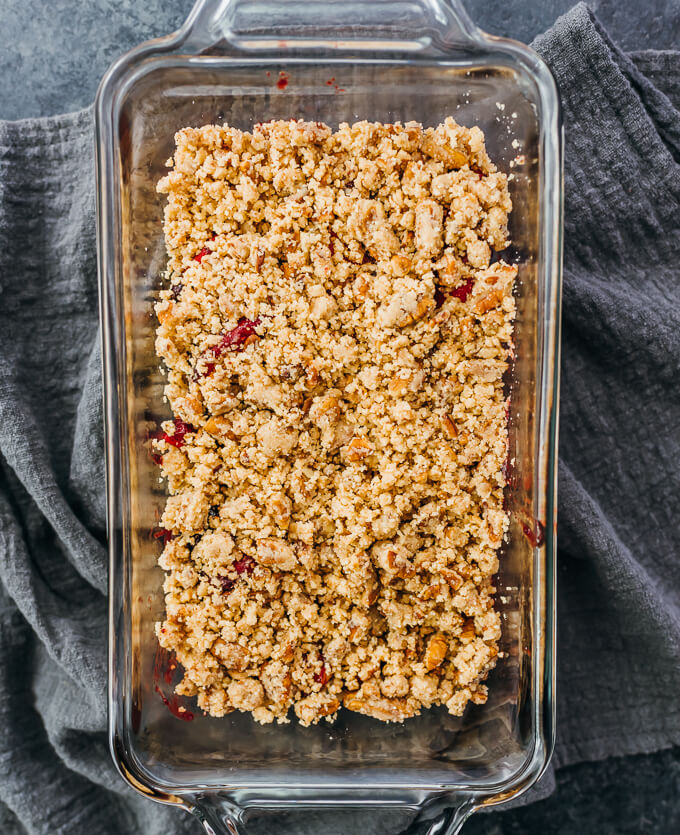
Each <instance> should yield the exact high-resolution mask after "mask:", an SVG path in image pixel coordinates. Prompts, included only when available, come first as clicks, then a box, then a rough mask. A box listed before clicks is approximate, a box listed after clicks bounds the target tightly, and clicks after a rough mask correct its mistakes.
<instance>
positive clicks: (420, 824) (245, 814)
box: [192, 794, 475, 835]
mask: <svg viewBox="0 0 680 835" xmlns="http://www.w3.org/2000/svg"><path fill="white" fill-rule="evenodd" d="M446 803H447V804H448V808H442V800H441V799H440V801H439V803H438V804H437V808H436V810H435V809H433V808H432V807H429V808H428V806H427V804H424V805H423V807H422V808H420V809H418V807H417V806H413V805H408V806H403V807H395V806H393V805H386V806H382V807H381V806H380V801H378V800H376V803H375V805H371V804H370V803H369V804H366V805H363V804H362V809H364V810H365V812H366V813H367V814H369V813H373V814H380V812H381V811H382V812H385V813H386V814H389V815H390V824H391V825H392V823H393V825H394V829H393V832H394V835H457V833H459V832H460V830H461V828H462V826H463V824H464V823H465V821H466V820H467V819H468V818H469V817H470V815H471V814H472V813H473V812H474V810H475V804H474V802H473V800H472V798H470V797H469V796H463V795H461V796H457V797H451V796H449V797H447V800H446ZM343 809H345V810H348V809H353V810H354V811H357V804H356V802H355V803H352V799H351V796H349V795H348V796H347V797H346V798H345V802H344V803H342V801H340V800H339V801H338V803H337V805H336V806H334V807H330V806H314V808H313V809H312V808H310V807H309V806H307V807H305V806H304V802H303V803H302V808H301V807H300V806H295V805H291V804H287V805H285V806H281V807H280V808H272V807H271V806H268V807H264V808H263V807H261V806H260V807H259V808H254V809H252V810H247V809H241V808H239V807H238V806H237V805H236V804H235V803H233V802H231V801H229V800H227V799H226V798H225V797H223V796H221V795H219V794H212V795H203V796H202V797H200V798H198V799H196V800H195V805H194V806H193V809H192V812H193V814H194V815H195V816H196V817H197V818H198V819H199V820H200V821H201V823H202V824H203V828H204V829H205V831H206V832H207V833H209V835H249V833H251V832H253V831H257V832H264V831H267V828H268V830H269V831H270V832H273V831H275V829H276V820H275V819H276V817H277V816H278V815H280V814H285V815H286V818H287V819H290V818H291V816H295V817H297V816H298V815H299V816H300V831H302V832H314V833H317V832H318V833H322V832H325V831H329V830H330V831H333V830H335V829H336V828H337V825H338V819H337V815H338V812H340V811H341V810H343ZM263 812H264V813H265V814H266V818H264V819H263V818H262V815H263ZM400 813H401V816H402V817H403V820H399V816H400ZM305 814H308V815H310V814H313V815H314V819H313V820H310V819H308V820H306V821H305V820H304V817H305ZM251 824H252V827H251ZM267 825H268V826H267Z"/></svg>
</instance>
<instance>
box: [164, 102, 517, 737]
mask: <svg viewBox="0 0 680 835" xmlns="http://www.w3.org/2000/svg"><path fill="white" fill-rule="evenodd" d="M169 165H170V167H171V170H170V172H169V173H168V175H167V176H165V177H164V178H163V179H162V180H161V182H160V183H159V185H158V190H159V192H161V193H163V194H166V195H167V199H168V202H167V206H166V209H165V222H164V230H165V239H166V245H167V251H168V258H169V264H168V275H169V278H170V285H169V288H168V289H165V290H162V291H161V293H160V300H159V302H158V303H157V305H156V314H157V317H158V322H159V325H158V331H157V341H156V349H157V352H158V355H159V356H160V357H162V359H163V360H164V362H165V365H166V367H167V373H168V382H167V385H166V388H165V394H166V397H167V399H168V401H169V403H170V406H171V408H172V412H173V415H174V416H175V417H174V420H172V421H167V422H166V423H164V424H163V433H164V434H163V435H162V436H161V437H159V438H157V439H156V440H154V441H153V451H154V453H155V455H156V456H162V473H163V475H164V477H165V478H166V479H167V482H168V487H169V492H170V497H169V498H168V500H167V505H166V508H165V512H164V515H163V519H162V525H163V526H164V527H165V528H166V529H167V530H168V531H169V532H170V534H171V535H172V536H171V538H170V534H168V537H167V538H168V541H167V542H166V544H165V547H164V549H163V553H162V556H161V557H160V565H161V567H162V568H163V569H164V570H165V571H166V580H165V585H164V590H165V595H166V614H165V619H164V621H163V622H162V623H159V624H157V634H158V639H159V641H160V643H161V645H162V646H163V647H166V648H167V649H170V650H174V651H175V652H176V655H177V658H178V660H179V662H180V663H181V664H182V665H183V667H184V670H185V674H184V678H183V680H182V682H181V683H180V684H179V685H178V687H177V692H178V693H180V694H184V695H187V696H197V700H198V705H199V706H200V707H201V708H203V709H204V710H205V711H207V712H208V713H210V714H211V715H213V716H222V715H224V714H226V713H228V712H230V711H232V710H235V709H237V710H242V711H250V712H252V714H253V716H254V718H255V719H256V720H257V721H259V722H271V721H272V720H274V719H277V720H279V721H287V719H286V717H287V714H288V713H289V709H290V708H291V707H293V709H294V712H295V714H296V715H297V717H298V719H299V721H300V722H301V723H302V724H303V725H307V724H310V723H313V722H316V721H318V720H319V719H320V718H321V717H327V718H329V719H332V718H333V717H334V716H335V714H336V713H337V711H338V709H339V708H340V707H341V706H344V707H345V708H347V709H348V710H352V711H358V712H360V713H363V714H366V715H368V716H372V717H375V718H377V719H381V720H385V721H402V720H403V719H405V718H407V717H411V716H414V715H415V714H417V713H419V712H420V710H421V709H422V708H428V707H430V706H432V705H446V708H447V709H448V710H449V711H450V712H451V713H452V714H455V715H460V714H461V713H462V712H463V710H464V708H465V706H466V704H467V703H468V702H470V701H472V702H476V703H481V702H484V701H485V700H486V696H487V690H486V687H485V685H484V683H483V681H484V679H485V678H486V676H487V674H488V672H489V670H490V669H491V668H492V667H493V666H494V664H495V660H496V656H497V654H498V643H497V642H498V638H499V635H500V618H499V615H498V613H497V612H496V611H495V608H494V602H493V597H492V595H493V593H494V591H495V589H494V587H493V579H492V578H493V575H494V573H495V572H496V570H497V567H498V558H497V553H498V549H499V547H500V544H501V541H502V539H503V536H504V533H505V530H506V528H507V524H508V520H507V517H506V514H505V512H504V510H503V488H504V486H505V480H504V471H503V462H504V460H505V457H506V450H507V429H506V400H505V395H504V389H503V373H504V371H505V370H506V368H507V365H508V358H509V351H510V344H511V340H512V327H513V318H514V314H515V305H514V300H513V295H512V290H513V283H514V279H515V276H516V272H517V270H516V267H515V266H511V265H508V264H506V263H504V262H503V261H496V262H495V263H491V261H492V258H491V255H492V250H496V251H501V250H503V249H504V248H505V247H506V246H507V243H508V241H507V215H508V212H509V211H510V209H511V202H510V197H509V194H508V188H507V177H506V175H505V174H504V173H502V172H500V171H498V170H497V169H496V167H495V166H494V165H493V163H492V162H491V160H490V159H489V157H488V155H487V153H486V150H485V145H484V135H483V133H482V131H481V130H480V129H479V128H477V127H472V128H469V129H468V128H466V127H463V126H460V125H458V124H457V123H456V122H455V121H454V120H453V119H450V118H449V119H446V121H445V122H444V124H441V125H439V126H438V127H437V128H427V129H425V128H423V127H422V126H421V125H420V124H417V123H415V122H409V123H407V124H403V125H402V124H379V123H369V122H359V123H357V124H354V125H348V124H341V125H340V127H339V128H338V130H336V131H333V130H332V129H331V128H330V127H328V126H326V125H324V124H321V123H310V122H302V121H297V122H296V121H289V122H282V121H273V122H268V123H262V124H257V125H255V126H254V127H253V129H252V132H249V133H248V132H242V131H240V130H237V129H235V128H232V127H229V126H228V125H223V126H221V127H220V126H216V125H207V126H205V127H202V128H198V129H194V128H186V129H184V130H181V131H179V133H178V134H177V135H176V150H175V154H174V157H173V159H172V160H170V161H169Z"/></svg>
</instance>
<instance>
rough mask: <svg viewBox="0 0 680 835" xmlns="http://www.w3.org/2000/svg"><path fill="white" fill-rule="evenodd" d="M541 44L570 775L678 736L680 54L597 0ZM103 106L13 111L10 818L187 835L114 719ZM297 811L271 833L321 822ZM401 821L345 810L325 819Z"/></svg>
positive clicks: (1, 739)
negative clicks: (556, 229) (109, 692)
mask: <svg viewBox="0 0 680 835" xmlns="http://www.w3.org/2000/svg"><path fill="white" fill-rule="evenodd" d="M535 46H536V48H537V49H538V51H539V52H540V53H541V54H542V55H543V56H544V57H545V59H546V60H547V61H548V63H549V64H550V66H551V67H552V70H553V72H554V74H555V77H556V79H557V81H558V84H559V87H560V91H561V94H562V100H563V105H564V120H565V126H566V172H565V173H566V219H565V220H566V228H565V232H566V251H565V289H564V332H563V354H562V417H561V444H560V488H559V537H558V541H559V555H558V580H559V618H558V621H559V628H558V640H559V654H558V737H557V748H556V752H555V757H554V760H553V765H552V766H551V771H550V772H549V773H548V775H547V777H546V778H544V780H543V781H542V788H541V786H540V785H539V787H538V788H537V789H534V790H533V791H532V792H530V793H529V794H528V795H527V796H526V798H525V800H531V799H536V798H537V797H539V796H541V792H543V793H545V792H546V791H550V788H551V785H552V784H553V783H552V781H553V773H552V769H554V768H559V767H560V766H563V765H565V764H568V763H574V762H577V761H579V760H584V759H599V758H604V757H607V756H610V755H623V754H631V753H635V752H643V751H652V750H656V749H659V748H662V747H666V746H670V745H672V744H677V743H680V702H679V701H678V698H677V694H678V692H680V560H678V548H677V544H676V543H677V536H676V531H677V529H678V527H680V514H679V506H680V504H679V502H678V498H677V497H678V495H680V466H679V465H678V461H680V422H679V417H678V416H679V415H680V409H679V407H680V393H679V392H680V387H679V386H678V385H677V381H678V379H680V313H679V311H680V273H679V271H678V266H677V259H678V255H677V254H678V252H680V167H679V163H680V112H679V110H678V108H680V54H678V53H649V52H646V53H640V54H636V55H632V56H626V55H624V54H622V53H621V52H620V51H619V50H618V49H617V48H616V47H615V46H614V45H613V44H612V43H610V41H609V39H608V37H607V35H606V34H605V33H604V32H603V31H602V29H601V27H600V26H599V24H598V22H597V21H596V20H595V19H594V17H593V16H592V14H591V13H590V12H589V11H588V10H587V8H586V7H585V6H583V5H579V6H577V7H576V8H575V9H574V10H572V12H570V13H569V14H568V15H566V16H565V17H563V18H561V19H560V20H558V21H557V23H556V24H555V26H554V27H553V28H552V29H551V30H550V31H549V32H547V33H546V34H545V35H544V36H542V37H540V38H539V39H538V40H537V41H536V43H535ZM93 193H94V166H93V131H92V112H91V110H86V111H83V112H80V113H76V114H72V115H68V116H60V117H56V118H50V119H42V120H29V121H25V122H17V123H0V829H1V830H2V832H5V833H30V834H31V835H34V833H35V835H37V834H38V833H50V835H55V833H69V835H78V833H98V834H99V833H101V835H128V833H129V835H133V833H144V835H156V833H158V835H161V833H164V835H169V834H170V833H171V834H172V835H175V833H184V832H186V833H189V832H197V831H198V828H199V827H198V823H197V822H195V821H193V820H192V819H191V818H190V817H189V816H187V815H185V814H183V813H180V812H178V811H177V810H174V809H171V808H167V807H161V806H158V805H155V804H152V803H150V802H149V801H147V800H145V799H144V798H142V797H140V796H137V795H135V794H134V793H133V792H132V791H131V790H129V789H127V787H126V786H125V785H124V783H123V781H122V780H121V779H120V778H119V777H118V776H117V774H116V772H115V769H114V767H113V764H112V762H111V760H110V757H109V754H108V750H107V743H106V733H105V718H106V695H105V693H106V632H107V629H106V551H105V503H104V473H103V434H102V414H101V403H100V400H101V384H100V360H99V336H98V323H97V289H96V265H95V242H94V198H93ZM302 820H303V819H294V818H290V819H288V818H287V817H284V816H282V817H279V818H278V820H277V822H276V823H273V822H272V821H271V820H270V821H269V823H268V826H267V827H266V828H263V829H262V832H268V833H271V834H272V835H273V833H277V835H278V834H279V833H284V832H285V833H296V835H303V833H305V835H306V833H309V835H312V833H314V835H317V833H318V832H319V831H321V830H320V829H319V822H318V820H316V819H315V818H314V816H311V817H308V818H305V819H304V822H302ZM400 826H401V824H398V823H397V822H396V821H395V820H388V819H385V818H384V817H381V818H379V817H378V816H376V817H375V818H371V817H370V815H368V814H366V812H362V814H361V817H360V818H356V817H352V813H350V812H347V813H345V815H344V816H337V817H336V818H335V822H334V823H331V824H328V823H325V824H324V829H325V830H326V831H327V832H328V834H329V835H342V833H346V832H349V831H360V832H362V833H363V834H364V835H371V833H375V835H377V833H391V832H396V831H398V829H399V827H400Z"/></svg>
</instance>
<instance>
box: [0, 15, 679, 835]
mask: <svg viewBox="0 0 680 835" xmlns="http://www.w3.org/2000/svg"><path fill="white" fill-rule="evenodd" d="M573 3H574V0H467V8H468V10H469V12H470V14H471V15H472V17H473V18H474V19H475V20H476V21H477V22H478V23H479V24H480V25H481V26H482V28H484V29H486V30H487V31H489V32H492V33H493V34H497V35H508V36H510V37H513V38H518V39H519V40H523V41H530V40H531V39H532V38H533V37H534V36H535V35H536V34H538V33H539V32H542V31H543V30H544V29H546V28H547V27H548V26H550V24H551V23H552V22H553V21H554V20H555V18H556V17H557V16H558V15H560V14H562V13H563V12H565V11H567V10H568V9H569V8H570V7H571V6H572V5H573ZM191 5H192V4H191V0H0V119H21V118H24V117H28V116H49V115H52V114H55V113H59V112H64V111H68V110H76V109H78V108H81V107H84V106H86V105H87V104H89V103H90V102H91V101H92V99H93V98H94V94H95V91H96V88H97V84H98V83H99V79H100V78H101V76H102V74H103V73H104V71H105V70H106V68H107V67H108V65H109V64H110V63H111V61H113V60H114V59H115V58H116V57H117V56H118V55H120V54H121V53H122V52H124V51H125V50H127V49H129V48H130V47H132V46H135V45H136V44H138V43H140V42H141V41H144V40H147V39H148V38H153V37H156V36H158V35H164V34H167V33H168V32H170V31H172V30H173V29H176V28H177V27H178V26H179V25H180V24H181V23H182V21H183V20H184V18H185V17H186V15H187V13H188V11H189V9H190V8H191ZM590 5H591V7H592V8H593V9H594V10H595V11H596V12H597V14H598V16H599V17H600V19H601V20H602V22H603V23H604V25H605V26H606V28H607V29H608V30H609V32H610V34H611V35H612V37H613V38H614V40H616V41H617V42H618V43H619V44H621V45H622V46H623V48H625V49H627V50H638V49H671V48H680V0H590ZM677 695H678V694H669V698H677ZM197 832H198V829H197ZM672 832H680V749H678V748H676V749H673V750H670V751H664V752H660V753H658V754H652V755H649V756H639V757H626V758H622V759H611V760H606V761H604V762H602V763H587V764H583V765H578V766H573V767H571V768H567V769H563V770H562V771H560V772H559V775H558V787H557V791H556V793H555V794H554V795H553V796H552V797H551V798H549V799H548V800H545V801H543V802H541V803H536V804H534V805H533V806H530V807H528V808H526V809H520V810H517V811H514V812H505V813H501V812H496V813H491V814H488V815H482V816H477V817H475V818H473V819H471V820H470V821H469V822H468V823H467V824H466V826H465V828H464V833H465V835H624V833H635V835H670V833H672ZM140 835H143V833H140ZM272 835H274V833H272Z"/></svg>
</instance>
